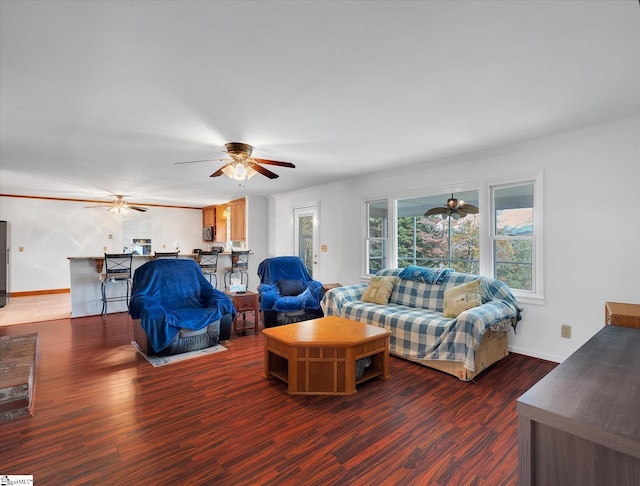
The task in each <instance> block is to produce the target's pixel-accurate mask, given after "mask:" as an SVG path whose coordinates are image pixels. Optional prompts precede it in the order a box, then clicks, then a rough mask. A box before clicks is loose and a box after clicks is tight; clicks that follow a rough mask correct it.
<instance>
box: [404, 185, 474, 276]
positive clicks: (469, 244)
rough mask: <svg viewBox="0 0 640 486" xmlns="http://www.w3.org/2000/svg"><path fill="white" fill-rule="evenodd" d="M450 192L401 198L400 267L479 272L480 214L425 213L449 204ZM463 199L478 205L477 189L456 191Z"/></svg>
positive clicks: (461, 199) (461, 200) (459, 197)
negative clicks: (429, 214) (427, 214)
mask: <svg viewBox="0 0 640 486" xmlns="http://www.w3.org/2000/svg"><path fill="white" fill-rule="evenodd" d="M449 197H451V194H439V195H435V196H429V197H418V198H412V199H400V200H398V267H400V268H404V267H407V266H409V265H419V266H422V267H432V268H433V267H436V268H437V267H448V268H453V269H454V270H456V271H459V272H465V273H473V274H479V273H480V229H479V217H478V215H477V214H468V215H466V216H465V217H458V215H457V214H453V217H449V215H448V214H444V215H433V216H425V213H426V212H427V211H428V210H429V209H432V208H436V207H444V206H446V203H447V199H449ZM455 197H456V198H457V199H458V200H459V201H460V202H463V201H464V202H466V203H469V204H473V205H475V206H477V205H478V191H466V192H461V193H458V194H455Z"/></svg>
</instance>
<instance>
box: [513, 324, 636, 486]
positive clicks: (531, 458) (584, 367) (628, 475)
mask: <svg viewBox="0 0 640 486" xmlns="http://www.w3.org/2000/svg"><path fill="white" fill-rule="evenodd" d="M639 350H640V329H632V328H627V327H618V326H606V327H604V328H603V329H602V330H600V331H599V332H598V333H597V334H596V335H595V336H594V337H592V338H591V339H590V340H589V341H587V342H586V343H585V344H584V346H582V347H581V348H580V349H578V351H576V352H575V353H574V354H572V355H571V356H570V357H569V358H568V359H567V360H566V361H565V362H564V363H562V364H560V365H559V366H557V367H556V368H555V369H554V370H553V371H552V372H551V373H549V374H548V375H547V376H545V377H544V378H543V379H542V380H541V381H540V382H538V383H537V384H535V385H534V386H533V387H532V388H531V389H529V390H528V391H527V392H526V393H525V394H524V395H522V396H521V397H520V398H519V399H518V401H517V410H518V427H519V430H518V445H519V450H518V476H519V484H520V485H521V486H524V485H549V484H579V485H581V486H588V485H593V486H606V485H611V486H614V485H615V486H624V485H634V486H637V485H638V484H639V481H640V352H639Z"/></svg>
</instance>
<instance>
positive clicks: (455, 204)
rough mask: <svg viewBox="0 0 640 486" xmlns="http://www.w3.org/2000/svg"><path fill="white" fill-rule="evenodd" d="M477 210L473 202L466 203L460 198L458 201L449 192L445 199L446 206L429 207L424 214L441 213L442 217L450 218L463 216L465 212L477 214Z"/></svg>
mask: <svg viewBox="0 0 640 486" xmlns="http://www.w3.org/2000/svg"><path fill="white" fill-rule="evenodd" d="M478 211H479V209H478V208H477V207H476V206H474V205H473V204H467V203H465V202H464V201H463V200H462V199H460V200H459V201H458V200H457V199H456V198H455V197H453V194H451V197H450V198H449V199H447V205H446V206H444V207H439V208H432V209H429V211H427V212H426V213H424V215H425V216H433V215H435V214H442V217H443V218H446V217H447V216H450V217H451V219H460V218H464V217H465V216H466V215H467V214H478Z"/></svg>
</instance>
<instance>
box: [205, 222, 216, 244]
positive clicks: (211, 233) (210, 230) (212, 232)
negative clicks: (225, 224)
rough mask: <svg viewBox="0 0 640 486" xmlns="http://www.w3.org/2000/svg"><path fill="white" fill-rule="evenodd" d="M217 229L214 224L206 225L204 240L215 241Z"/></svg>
mask: <svg viewBox="0 0 640 486" xmlns="http://www.w3.org/2000/svg"><path fill="white" fill-rule="evenodd" d="M215 236H216V229H215V227H214V226H205V227H204V228H202V241H214V240H215Z"/></svg>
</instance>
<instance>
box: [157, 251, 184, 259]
mask: <svg viewBox="0 0 640 486" xmlns="http://www.w3.org/2000/svg"><path fill="white" fill-rule="evenodd" d="M178 253H180V251H179V250H178V251H154V252H153V258H154V260H158V259H159V258H178Z"/></svg>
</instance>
